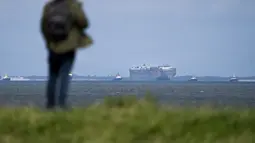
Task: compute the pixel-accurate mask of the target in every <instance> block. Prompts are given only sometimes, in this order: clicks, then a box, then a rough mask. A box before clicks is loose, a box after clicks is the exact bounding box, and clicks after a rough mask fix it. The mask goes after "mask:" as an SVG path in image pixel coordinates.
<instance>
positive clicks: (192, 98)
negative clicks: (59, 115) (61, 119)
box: [0, 81, 255, 108]
mask: <svg viewBox="0 0 255 143" xmlns="http://www.w3.org/2000/svg"><path fill="white" fill-rule="evenodd" d="M45 85H46V82H45V81H9V82H3V81H2V82H0V106H8V107H17V106H39V107H41V106H43V105H44V102H45V96H44V94H45V87H46V86H45ZM146 94H150V95H152V96H154V97H155V98H156V99H157V100H158V101H159V102H160V103H164V104H171V105H173V106H201V105H210V106H214V107H238V108H239V107H245V108H246V107H249V108H253V107H255V83H252V82H250V83H249V82H242V83H228V82H194V83H192V82H167V81H162V82H155V81H154V82H135V81H72V83H71V86H70V89H69V102H70V104H72V105H73V106H87V105H89V104H92V103H94V102H100V101H102V99H104V97H106V96H129V95H136V96H138V97H143V96H144V95H146Z"/></svg>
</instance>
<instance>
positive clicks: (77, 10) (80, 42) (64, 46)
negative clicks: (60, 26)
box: [40, 0, 92, 54]
mask: <svg viewBox="0 0 255 143" xmlns="http://www.w3.org/2000/svg"><path fill="white" fill-rule="evenodd" d="M67 1H68V2H69V5H70V10H71V13H72V16H73V18H74V22H75V25H74V26H73V28H72V30H71V32H70V33H69V36H68V38H67V40H65V41H62V42H59V43H53V42H51V41H50V40H48V38H47V37H48V36H47V35H46V33H45V32H44V31H45V27H46V24H44V18H45V15H46V14H45V13H47V11H48V9H49V4H50V2H51V1H49V2H47V3H46V5H45V6H44V8H43V14H42V17H41V22H40V24H41V25H40V27H41V33H42V35H43V38H44V40H45V43H46V46H47V48H49V49H50V50H51V51H53V52H55V53H59V54H62V53H67V52H70V51H74V50H76V49H77V48H87V47H89V46H90V45H91V44H92V39H91V37H90V36H89V35H87V34H84V32H83V31H84V30H85V29H86V28H88V26H89V23H88V20H87V18H86V15H85V13H84V11H83V9H82V3H81V2H78V1H77V0H67Z"/></svg>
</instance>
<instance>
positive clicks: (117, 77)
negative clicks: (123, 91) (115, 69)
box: [113, 73, 122, 80]
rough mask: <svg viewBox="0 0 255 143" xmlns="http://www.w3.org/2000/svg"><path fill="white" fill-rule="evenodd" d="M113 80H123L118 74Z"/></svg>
mask: <svg viewBox="0 0 255 143" xmlns="http://www.w3.org/2000/svg"><path fill="white" fill-rule="evenodd" d="M113 80H122V77H121V76H120V74H119V73H118V74H117V75H116V76H115V78H114V79H113Z"/></svg>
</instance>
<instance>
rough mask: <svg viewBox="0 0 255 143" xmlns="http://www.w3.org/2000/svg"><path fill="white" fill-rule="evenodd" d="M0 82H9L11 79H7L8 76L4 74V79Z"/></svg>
mask: <svg viewBox="0 0 255 143" xmlns="http://www.w3.org/2000/svg"><path fill="white" fill-rule="evenodd" d="M1 80H3V81H10V80H11V78H10V77H8V75H7V74H5V75H4V77H3V78H2V79H1Z"/></svg>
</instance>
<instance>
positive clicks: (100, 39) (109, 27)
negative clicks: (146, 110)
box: [0, 0, 255, 76]
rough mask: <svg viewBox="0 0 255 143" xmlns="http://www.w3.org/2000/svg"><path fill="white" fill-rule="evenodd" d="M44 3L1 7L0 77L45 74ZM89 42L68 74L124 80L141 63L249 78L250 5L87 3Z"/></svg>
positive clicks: (252, 49) (184, 0)
mask: <svg viewBox="0 0 255 143" xmlns="http://www.w3.org/2000/svg"><path fill="white" fill-rule="evenodd" d="M45 2H46V1H45V0H1V1H0V20H1V26H0V31H1V34H0V38H1V47H0V49H1V51H0V64H1V68H0V74H1V75H3V74H4V73H8V74H9V75H46V74H47V64H46V56H47V55H46V50H45V45H44V43H43V40H42V37H41V35H40V33H39V19H40V16H41V13H42V7H43V5H44V3H45ZM83 6H84V10H85V11H86V13H87V15H88V17H89V19H90V23H91V26H90V28H89V29H88V33H89V34H91V35H92V37H93V39H94V40H95V44H94V45H93V46H92V47H91V48H89V49H86V50H82V51H80V52H79V54H78V57H77V62H76V63H75V68H74V73H77V74H81V75H88V74H96V75H108V74H116V73H117V72H120V74H121V75H123V76H127V75H128V69H129V67H131V66H133V65H141V64H143V63H146V64H151V65H159V64H170V65H172V66H173V67H176V68H177V75H185V74H192V75H197V76H203V75H215V76H218V75H219V76H231V75H232V74H236V75H237V76H250V75H255V56H254V55H255V8H254V7H255V0H242V1H241V0H86V1H84V5H83Z"/></svg>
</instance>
